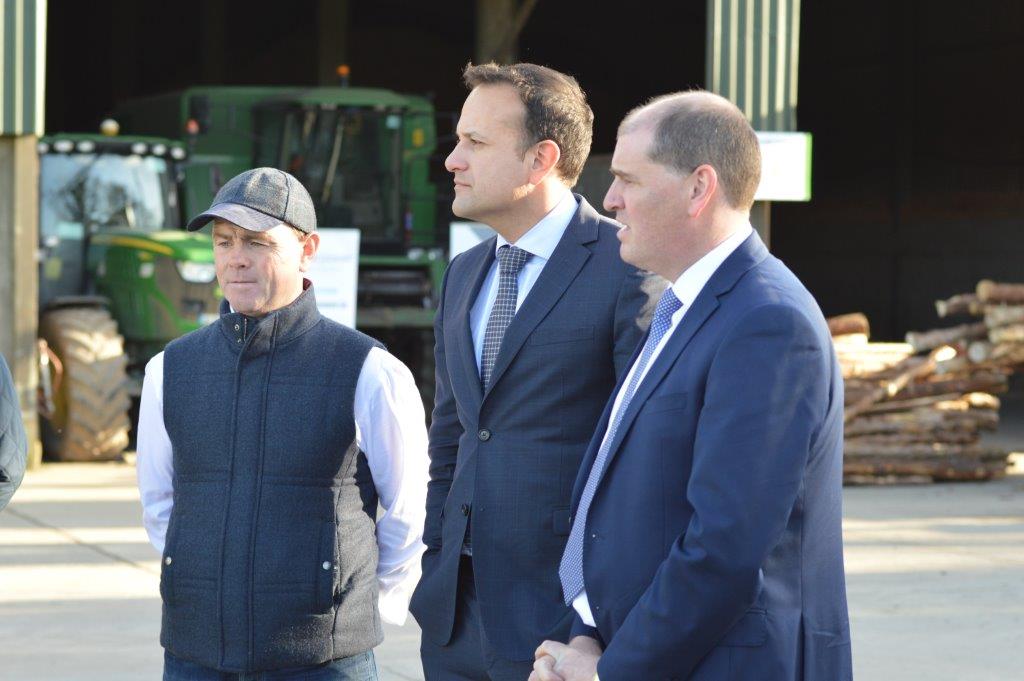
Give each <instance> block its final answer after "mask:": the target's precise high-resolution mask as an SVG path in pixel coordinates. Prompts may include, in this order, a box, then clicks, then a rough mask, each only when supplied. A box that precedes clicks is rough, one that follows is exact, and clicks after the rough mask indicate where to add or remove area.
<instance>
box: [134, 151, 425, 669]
mask: <svg viewBox="0 0 1024 681" xmlns="http://www.w3.org/2000/svg"><path fill="white" fill-rule="evenodd" d="M210 221H213V248H214V259H215V263H216V269H217V279H218V281H219V283H220V286H221V289H222V290H223V292H224V298H225V300H224V301H223V302H222V303H221V316H220V319H219V320H218V321H217V322H215V323H213V324H211V325H209V326H207V327H205V328H203V329H200V330H198V331H194V332H192V333H190V334H188V335H186V336H183V337H182V338H179V339H177V340H175V341H172V342H171V343H169V344H168V345H167V348H166V350H165V351H164V352H162V353H160V354H159V355H157V356H156V357H154V358H153V359H152V360H151V361H150V362H149V364H148V365H147V367H146V378H145V382H144V385H143V390H142V404H141V407H140V415H139V437H138V476H139V489H140V492H141V497H142V505H143V522H144V524H145V527H146V531H147V532H148V533H149V537H150V541H151V542H152V543H153V546H154V547H156V549H157V550H158V551H160V552H161V554H162V561H161V576H160V595H161V597H162V598H163V626H162V630H161V634H160V643H161V645H162V646H163V647H164V649H165V658H164V677H163V678H164V681H183V680H185V679H188V680H189V681H199V680H204V679H218V680H226V679H232V680H238V681H240V680H241V679H247V680H254V679H260V680H261V681H262V680H264V679H266V680H269V679H271V678H273V679H275V680H285V679H298V678H302V679H317V680H320V679H322V680H325V681H326V680H328V679H330V680H335V679H359V680H360V681H362V680H365V679H377V671H376V665H375V662H374V658H373V647H374V646H376V645H377V644H379V643H380V642H381V641H382V640H383V629H382V625H381V619H383V620H385V621H389V622H393V623H397V624H401V623H402V622H404V620H405V618H406V612H407V608H408V601H409V596H410V594H411V592H412V589H413V588H414V587H415V585H416V582H417V580H418V579H419V558H420V554H421V553H422V551H423V548H424V546H423V542H422V532H421V528H422V527H423V521H424V508H425V493H426V482H427V478H428V475H427V465H428V460H427V455H426V431H425V427H424V423H425V418H424V413H423V406H422V403H421V402H420V398H419V393H418V391H417V389H416V386H415V384H414V382H413V379H412V375H411V374H410V373H409V370H408V369H407V368H406V367H405V365H403V364H402V363H401V362H399V361H398V360H397V359H396V358H395V357H393V356H392V355H390V354H388V353H387V352H386V351H385V350H384V349H383V347H382V346H381V345H380V344H379V343H378V342H377V341H375V340H373V339H372V338H370V337H368V336H365V335H363V334H361V333H359V332H357V331H354V330H352V329H349V328H346V327H344V326H342V325H340V324H337V323H335V322H333V321H331V320H329V319H327V318H325V317H323V316H322V315H321V314H320V313H319V312H318V310H317V306H316V300H315V298H314V296H313V287H312V284H311V283H310V281H309V280H307V279H304V278H303V272H305V271H307V269H308V267H309V265H310V262H311V261H312V260H313V257H314V256H315V255H316V251H317V247H318V246H319V235H318V234H317V231H316V213H315V210H314V207H313V202H312V200H311V199H310V196H309V193H308V192H307V191H306V190H305V188H303V187H302V185H301V184H300V183H299V182H298V181H297V180H296V179H295V178H294V177H292V176H291V175H289V174H287V173H285V172H282V171H280V170H276V169H273V168H256V169H254V170H249V171H246V172H244V173H242V174H241V175H238V176H237V177H235V178H232V179H231V180H230V181H229V182H228V183H227V184H226V185H224V187H223V188H222V189H221V190H220V191H219V192H218V193H217V196H216V197H215V198H214V201H213V205H212V206H211V207H210V209H209V210H207V211H206V212H205V213H203V214H201V215H199V216H197V217H196V218H194V219H193V220H192V221H191V222H189V224H188V229H189V230H197V229H200V228H202V227H203V226H204V225H206V224H207V223H208V222H210ZM378 503H379V504H380V506H381V507H382V513H381V514H380V516H379V517H378V508H377V507H378Z"/></svg>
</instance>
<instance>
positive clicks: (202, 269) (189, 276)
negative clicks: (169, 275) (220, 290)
mask: <svg viewBox="0 0 1024 681" xmlns="http://www.w3.org/2000/svg"><path fill="white" fill-rule="evenodd" d="M174 264H175V265H177V266H178V274H180V275H181V278H182V279H184V280H185V281H187V282H188V283H190V284H209V283H210V282H211V281H213V280H214V279H216V278H217V269H216V267H215V266H214V264H213V263H212V262H190V261H187V260H177V261H175V263H174Z"/></svg>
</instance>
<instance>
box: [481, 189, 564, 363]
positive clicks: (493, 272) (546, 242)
mask: <svg viewBox="0 0 1024 681" xmlns="http://www.w3.org/2000/svg"><path fill="white" fill-rule="evenodd" d="M578 209H579V204H578V203H576V197H574V196H573V195H572V192H570V191H569V190H566V192H565V196H563V197H562V198H561V200H559V202H558V203H557V204H556V205H555V207H554V208H552V209H551V211H550V212H549V213H548V214H547V215H545V216H544V217H543V218H541V220H540V222H538V223H537V224H536V225H534V226H533V227H531V228H530V230H529V231H528V232H526V234H524V235H523V236H521V237H520V238H519V240H518V241H517V242H515V244H514V245H515V246H518V247H519V248H521V249H523V250H524V251H527V252H529V253H531V254H532V255H533V257H532V258H530V259H529V260H527V261H526V264H525V265H523V269H521V270H520V271H519V276H518V278H517V282H518V284H519V295H518V296H517V297H516V312H518V311H519V308H520V307H521V306H522V304H523V301H524V300H526V296H528V295H529V294H530V289H532V288H533V285H534V284H535V283H537V278H538V277H540V273H541V271H542V270H543V269H544V265H546V264H547V262H548V260H549V259H550V258H551V254H552V253H553V252H554V250H555V247H556V246H557V245H558V242H559V241H560V240H561V239H562V235H563V234H565V229H566V227H568V226H569V222H570V221H571V220H572V216H573V215H575V214H576V211H577V210H578ZM507 243H508V241H506V240H505V239H503V238H502V237H501V235H498V242H497V243H496V244H495V245H494V252H495V253H497V252H498V249H499V248H501V247H502V246H504V245H505V244H507ZM497 297H498V259H497V257H495V259H494V262H493V263H491V269H490V270H489V271H488V272H487V278H486V279H484V283H483V285H482V286H481V287H480V293H479V294H477V297H476V301H475V302H474V303H473V309H472V310H470V312H469V328H470V331H471V332H472V333H473V352H474V353H475V354H476V366H477V370H479V368H480V357H481V356H482V355H483V351H484V331H485V330H486V329H487V319H488V318H489V317H490V316H491V308H492V307H494V301H495V299H497Z"/></svg>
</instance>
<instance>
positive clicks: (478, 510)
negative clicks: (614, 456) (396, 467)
mask: <svg viewBox="0 0 1024 681" xmlns="http://www.w3.org/2000/svg"><path fill="white" fill-rule="evenodd" d="M464 78H465V81H466V85H467V86H468V87H469V89H470V93H469V96H468V97H467V98H466V102H465V105H464V106H463V109H462V116H461V117H460V119H459V123H458V129H457V133H458V143H457V145H456V147H455V149H454V150H453V151H452V153H451V155H450V156H449V157H448V159H447V160H446V162H445V165H446V167H447V169H448V170H449V171H450V172H451V173H452V175H453V179H454V182H455V200H454V203H453V205H452V209H453V211H454V212H455V214H456V215H459V216H461V217H464V218H468V219H470V220H475V221H478V222H482V223H485V224H487V225H489V226H490V227H492V228H493V229H494V231H495V232H497V236H496V237H494V238H491V239H488V240H487V241H485V242H483V243H482V244H479V245H478V246H476V247H475V248H472V249H470V250H469V251H467V252H465V253H463V254H461V255H459V256H458V257H456V258H455V259H454V260H453V261H452V263H451V265H450V266H449V268H448V271H447V272H446V274H445V279H444V284H443V287H442V289H443V290H442V294H441V300H440V304H439V306H438V310H437V319H436V323H435V336H436V347H435V360H436V366H437V393H436V398H435V408H434V413H433V419H432V423H431V426H430V444H429V452H430V458H431V470H430V476H431V480H430V484H429V489H428V493H427V519H426V524H425V530H424V532H425V535H424V538H423V540H424V542H425V543H426V544H427V551H426V553H425V554H424V557H423V577H422V579H421V580H420V583H419V586H418V587H417V589H416V592H415V593H414V595H413V599H412V603H411V610H412V612H413V615H414V616H415V617H416V619H417V620H418V621H419V623H420V626H421V627H422V629H423V641H422V647H421V653H422V659H423V668H424V672H425V674H426V678H427V679H428V680H434V679H438V680H443V681H457V680H459V679H480V680H486V679H493V680H495V681H498V680H504V679H509V680H512V679H515V680H516V681H525V679H526V678H527V676H529V674H530V670H531V668H532V665H533V652H534V650H535V649H536V647H537V646H538V645H539V644H540V643H541V642H542V641H543V640H544V639H545V638H553V637H560V638H564V637H565V636H567V635H568V633H569V627H570V625H571V623H572V619H573V614H572V609H571V608H569V607H568V606H567V605H566V603H565V602H564V600H563V598H562V589H561V586H560V584H559V579H558V561H559V556H561V553H562V549H563V548H564V546H565V541H566V538H567V536H568V534H569V528H570V525H571V522H570V518H569V501H570V496H571V494H572V485H573V482H574V480H575V479H576V473H577V471H578V469H579V465H580V461H581V460H582V458H583V454H584V452H585V451H586V448H587V443H588V442H589V441H590V437H591V435H592V434H593V429H594V426H595V425H596V423H597V419H598V418H599V417H600V415H601V409H602V408H603V407H604V403H605V401H606V400H607V399H608V396H609V395H610V394H611V391H612V389H613V388H614V387H615V382H616V380H617V378H618V375H619V373H620V372H621V371H622V370H624V369H625V367H626V365H627V362H628V361H629V356H630V355H631V354H632V352H633V350H634V348H635V347H636V344H637V342H638V341H639V339H640V336H641V331H640V329H639V328H638V326H637V323H636V318H637V314H638V311H639V308H640V307H641V305H642V303H643V302H644V301H645V299H646V296H645V295H644V294H643V293H642V292H641V290H640V281H641V279H640V275H639V273H638V272H637V270H636V269H635V268H634V267H632V266H630V265H626V264H625V263H623V262H622V261H621V260H620V258H619V257H618V241H617V240H616V238H615V232H616V230H617V225H615V223H614V222H612V221H611V220H608V219H605V218H603V217H601V216H600V215H598V213H597V212H595V211H594V209H592V208H591V207H590V206H589V205H588V204H587V202H586V201H584V200H583V199H582V197H579V196H576V195H574V194H573V193H572V192H571V191H570V188H571V187H572V186H573V184H575V182H576V179H577V178H578V177H579V174H580V171H581V169H582V167H583V162H584V160H585V159H586V157H587V153H588V151H589V149H590V140H591V128H592V124H593V114H592V113H591V111H590V107H589V106H588V105H587V102H586V98H585V96H584V94H583V92H582V90H581V89H580V87H579V85H578V84H577V83H576V81H575V80H574V79H573V78H571V77H569V76H566V75H564V74H561V73H559V72H557V71H554V70H552V69H548V68H545V67H542V66H536V65H533V64H515V65H511V66H498V65H495V64H485V65H478V66H473V65H470V66H467V68H466V71H465V73H464Z"/></svg>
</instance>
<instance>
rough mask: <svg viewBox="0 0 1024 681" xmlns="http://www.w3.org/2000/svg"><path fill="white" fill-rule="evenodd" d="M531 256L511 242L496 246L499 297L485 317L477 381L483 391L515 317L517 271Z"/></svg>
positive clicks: (517, 291) (486, 386)
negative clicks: (489, 313)
mask: <svg viewBox="0 0 1024 681" xmlns="http://www.w3.org/2000/svg"><path fill="white" fill-rule="evenodd" d="M531 255H532V254H531V253H530V252H528V251H524V250H523V249H521V248H517V247H516V246H512V245H510V244H505V245H504V246H502V247H501V248H499V249H498V297H497V298H495V300H494V307H492V308H491V316H490V317H488V318H487V328H486V330H485V331H484V348H483V352H482V353H481V356H480V383H481V384H482V385H483V388H484V390H485V391H486V390H487V388H488V386H489V385H490V382H491V372H492V371H494V361H495V360H496V359H497V358H498V350H499V349H500V348H501V339H502V338H504V337H505V329H507V328H508V325H509V324H510V323H511V322H512V318H513V317H515V316H516V300H517V299H518V297H519V271H520V270H522V269H523V265H525V264H526V261H527V260H529V259H530V256H531Z"/></svg>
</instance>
